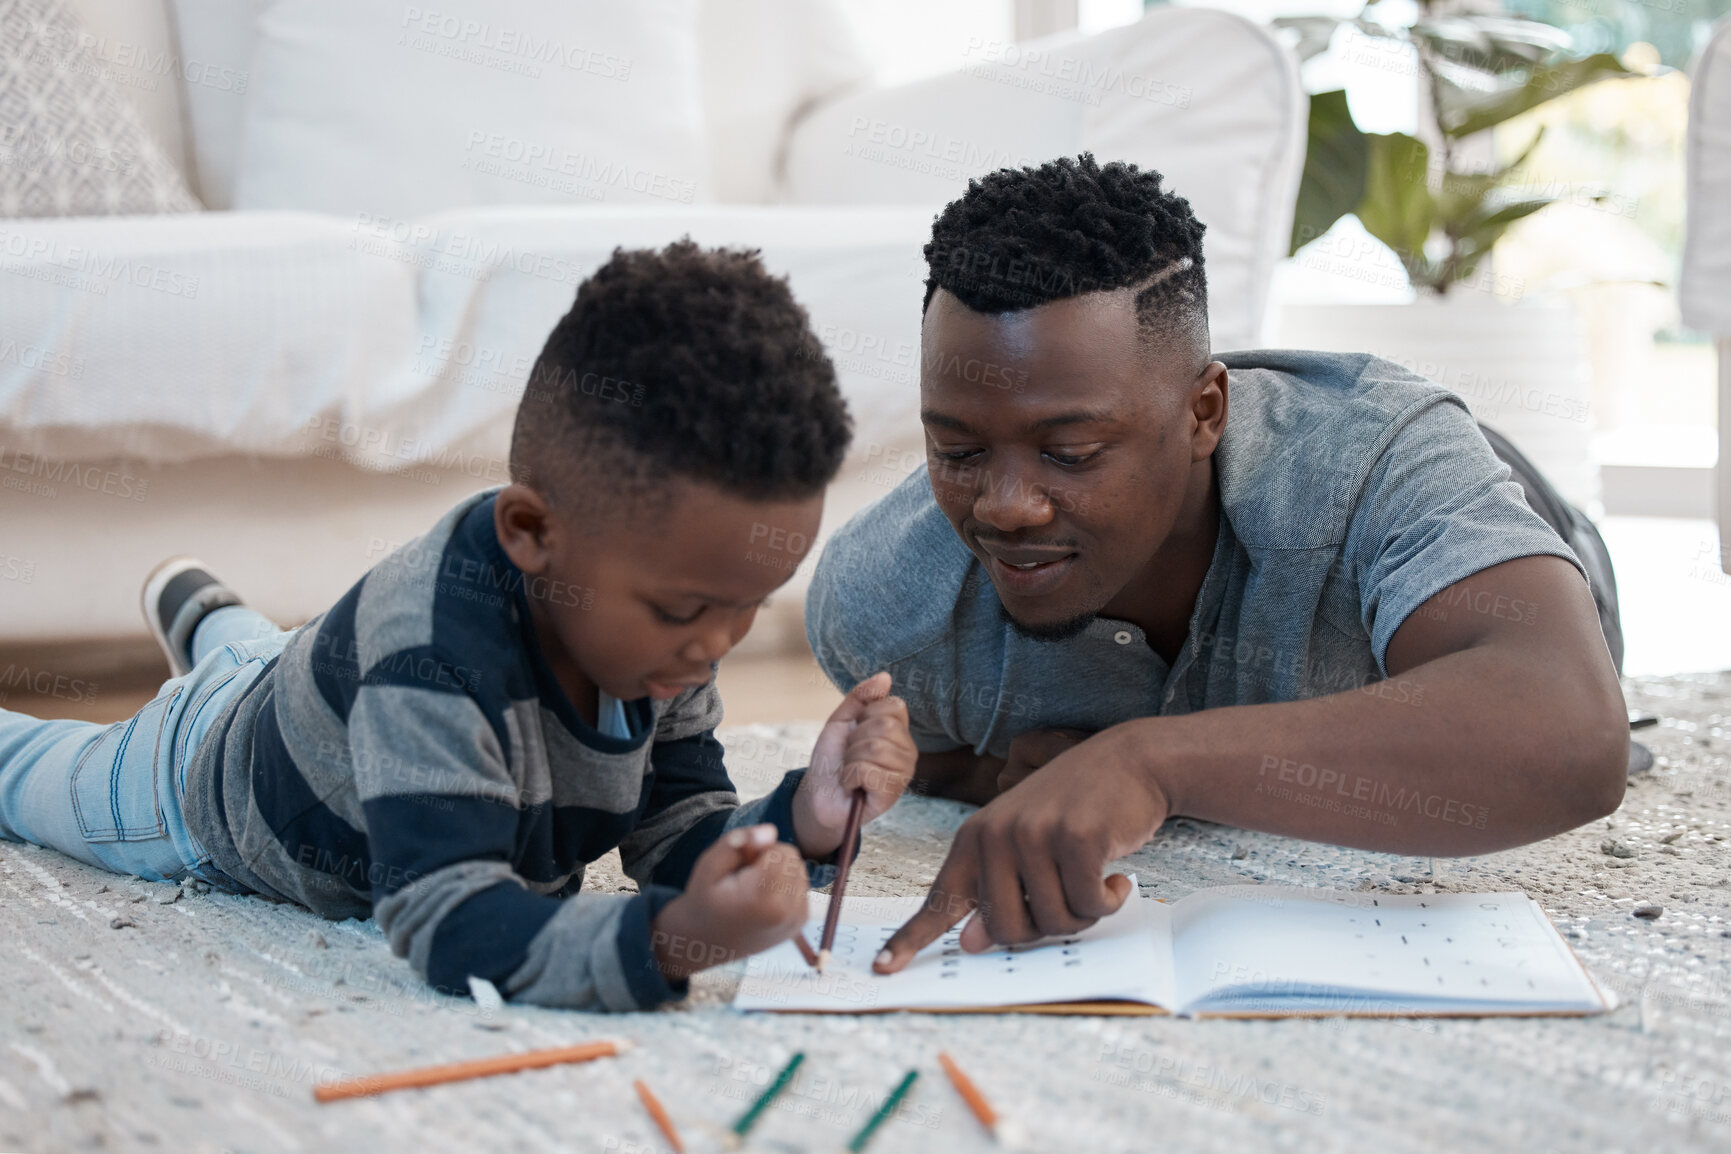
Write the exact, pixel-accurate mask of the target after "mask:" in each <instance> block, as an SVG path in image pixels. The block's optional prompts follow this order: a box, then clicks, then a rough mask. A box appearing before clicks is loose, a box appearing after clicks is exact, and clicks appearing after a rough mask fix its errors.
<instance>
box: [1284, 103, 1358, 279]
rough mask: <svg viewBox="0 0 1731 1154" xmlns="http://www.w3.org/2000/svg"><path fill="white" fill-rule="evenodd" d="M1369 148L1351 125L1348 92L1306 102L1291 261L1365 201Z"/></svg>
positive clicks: (1289, 252)
mask: <svg viewBox="0 0 1731 1154" xmlns="http://www.w3.org/2000/svg"><path fill="white" fill-rule="evenodd" d="M1369 154H1370V145H1369V143H1368V142H1367V141H1366V140H1365V135H1364V133H1362V132H1360V131H1359V130H1358V125H1356V124H1354V123H1353V120H1352V110H1351V109H1350V108H1348V107H1347V103H1346V92H1345V91H1344V90H1342V89H1338V88H1337V89H1335V90H1334V91H1332V92H1318V93H1317V94H1316V95H1315V96H1312V97H1311V98H1310V133H1309V142H1308V146H1307V147H1306V149H1305V153H1304V176H1303V177H1302V178H1301V179H1300V180H1299V183H1298V204H1297V206H1296V208H1295V209H1294V210H1293V214H1292V244H1291V248H1290V249H1289V250H1288V251H1287V255H1288V256H1291V255H1292V254H1293V253H1295V252H1297V251H1298V250H1299V249H1301V248H1303V247H1304V246H1305V245H1307V244H1309V243H1310V242H1311V241H1313V240H1315V239H1316V238H1317V237H1319V236H1321V235H1322V234H1323V233H1325V232H1327V231H1328V230H1329V229H1330V228H1332V227H1333V226H1334V222H1335V221H1337V220H1339V219H1340V218H1341V217H1343V216H1345V215H1346V214H1347V213H1349V212H1351V211H1353V210H1354V209H1356V208H1357V207H1358V202H1359V201H1360V200H1362V199H1364V175H1365V168H1366V166H1367V164H1368V162H1369Z"/></svg>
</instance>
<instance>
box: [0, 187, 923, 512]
mask: <svg viewBox="0 0 1731 1154" xmlns="http://www.w3.org/2000/svg"><path fill="white" fill-rule="evenodd" d="M929 218H930V214H929V213H927V212H925V211H924V210H921V209H912V210H909V209H885V208H868V209H817V208H808V209H769V208H752V209H745V208H722V207H707V208H705V207H699V208H696V209H670V208H659V207H653V206H619V207H609V206H601V207H598V208H594V209H588V210H584V211H580V212H579V211H572V210H570V209H566V208H558V207H552V206H546V207H521V208H497V209H472V210H466V211H461V212H451V213H443V214H438V215H435V216H430V217H427V218H423V219H421V220H418V221H415V222H413V223H412V224H402V223H399V222H396V221H392V220H389V219H383V220H378V221H373V220H370V219H369V220H366V221H362V220H358V219H357V220H350V221H344V220H340V219H334V218H331V217H325V216H315V215H311V214H305V213H200V214H194V215H189V216H181V217H170V218H163V219H162V220H161V221H160V222H153V224H152V227H150V228H148V229H140V228H138V227H136V223H135V222H133V223H131V226H130V227H128V223H129V222H120V221H105V220H75V221H42V222H34V221H0V316H3V317H5V318H6V326H5V332H4V333H3V334H0V429H3V430H4V432H5V436H4V443H5V447H6V448H8V449H10V450H12V451H14V452H18V453H26V454H31V455H36V456H41V457H43V458H51V459H53V460H55V461H62V462H64V461H88V460H93V459H97V458H101V457H107V456H116V455H125V456H130V457H133V458H135V459H139V460H142V461H147V462H164V463H170V462H180V461H188V460H195V459H198V458H201V457H207V456H212V455H216V454H221V453H236V452H238V453H250V454H259V455H265V456H305V455H308V454H318V455H325V456H341V457H347V458H350V459H352V460H354V461H355V462H356V463H357V464H360V465H363V466H364V467H368V468H371V469H375V470H380V471H401V470H405V469H409V468H410V467H411V466H415V465H420V464H429V463H430V464H432V465H435V466H442V467H446V468H451V467H456V468H462V469H468V468H469V467H470V463H471V459H472V457H471V455H472V454H474V453H484V454H491V455H492V457H493V458H495V459H496V458H497V457H498V456H499V455H500V454H502V453H503V452H504V451H505V448H506V446H507V445H508V441H509V432H510V421H511V417H512V415H513V413H514V412H515V411H516V404H517V398H518V397H519V396H520V395H521V393H522V390H523V385H524V382H525V381H526V379H527V377H528V373H529V366H530V365H531V364H532V363H533V361H534V359H535V357H536V356H537V355H538V354H539V353H540V351H541V346H542V344H543V343H544V342H545V341H546V339H547V334H548V332H550V331H551V330H552V327H553V325H554V323H555V322H556V321H557V320H558V319H559V317H560V316H562V315H563V314H564V313H565V312H566V310H568V309H569V308H570V307H571V301H572V299H573V297H574V296H575V294H576V288H577V285H578V283H579V282H580V281H581V280H582V279H583V278H585V277H587V276H588V275H589V273H590V272H592V271H593V270H594V269H595V268H596V267H597V266H599V265H600V264H601V262H602V261H604V260H606V259H607V257H608V255H609V253H611V252H612V250H613V248H614V246H616V245H625V246H627V247H631V246H653V245H663V244H666V243H668V242H670V241H673V240H677V239H678V238H679V237H680V236H682V235H687V234H689V235H690V236H691V237H693V239H695V240H696V241H698V243H700V244H710V245H716V244H729V245H737V246H743V247H748V248H761V249H762V250H763V253H764V261H765V263H766V264H767V265H768V266H769V267H770V269H771V270H773V271H775V272H776V273H778V274H787V275H788V276H789V277H790V279H791V283H792V286H793V292H794V296H795V297H796V298H797V299H798V300H799V301H800V302H801V303H802V304H803V305H805V307H806V308H807V309H808V310H809V311H810V313H811V316H812V321H813V323H814V325H815V326H816V329H817V332H818V335H819V337H820V338H821V339H822V340H823V342H824V344H825V346H826V347H827V348H828V349H829V352H830V355H831V356H832V357H833V358H834V360H835V363H836V368H837V371H838V375H839V377H840V380H841V384H842V388H843V391H844V393H845V394H846V396H847V398H848V402H849V404H850V406H851V407H852V410H853V413H854V419H855V456H856V458H858V459H859V460H860V461H861V462H862V463H872V464H873V465H874V466H881V465H883V464H884V459H885V458H886V457H892V458H893V460H895V461H898V462H903V463H904V464H909V465H911V459H907V460H904V458H905V454H904V453H903V452H902V451H901V450H904V449H909V448H911V447H917V446H918V445H919V444H920V428H919V420H918V400H919V382H918V351H919V322H920V317H919V302H920V292H921V282H922V276H923V270H924V264H923V262H922V260H921V258H920V245H921V244H922V243H923V242H924V241H925V239H926V235H927V233H928V231H929V228H930V219H929ZM891 446H894V447H895V448H896V451H895V452H894V453H893V454H892V453H891ZM490 468H491V472H490V473H489V475H494V474H497V473H498V472H499V470H498V469H497V468H495V467H490ZM904 471H905V469H904ZM874 475H875V474H874ZM883 479H884V478H883V477H879V478H878V480H879V481H880V482H881V481H882V480H883ZM898 479H899V478H898ZM877 488H878V489H879V490H880V491H881V488H882V486H881V484H879V485H878V486H877Z"/></svg>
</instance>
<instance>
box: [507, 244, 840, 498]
mask: <svg viewBox="0 0 1731 1154" xmlns="http://www.w3.org/2000/svg"><path fill="white" fill-rule="evenodd" d="M851 436H852V425H851V421H850V419H849V417H848V412H847V405H846V403H845V402H844V401H843V400H842V396H841V390H840V389H839V388H838V387H837V385H836V378H835V368H834V366H833V365H831V364H830V361H829V357H828V356H827V355H826V354H825V353H824V350H823V346H822V344H821V343H820V342H819V341H818V339H817V336H816V335H815V334H814V333H813V332H812V330H811V323H810V319H809V318H808V317H807V315H806V312H805V310H804V309H803V308H801V307H800V306H799V304H798V303H797V302H796V301H795V300H794V299H793V293H792V292H791V291H790V290H789V289H788V285H787V281H786V280H785V279H784V278H781V277H774V276H771V275H770V274H769V273H768V272H767V271H766V270H765V269H764V267H763V264H762V263H761V261H760V260H759V259H758V253H757V251H756V250H750V251H742V250H738V249H726V248H717V249H705V248H700V247H698V246H697V245H696V244H694V243H692V242H691V240H690V239H689V238H686V239H684V240H680V241H677V242H675V243H673V244H670V245H668V246H667V247H666V248H664V249H661V250H659V251H657V250H652V249H633V250H626V249H615V250H614V252H613V256H612V258H611V259H610V260H608V262H607V263H606V264H604V265H602V266H601V267H600V268H599V269H598V270H596V272H595V274H594V275H593V276H591V277H589V279H587V280H585V281H584V282H583V283H582V284H581V285H580V286H578V289H577V300H576V303H575V304H573V305H572V306H571V311H570V312H568V313H566V314H565V316H564V317H563V319H561V320H560V321H559V323H558V324H557V325H556V326H554V329H553V332H552V334H551V335H550V336H549V337H548V338H547V344H546V346H545V347H544V348H543V349H542V350H541V355H540V357H539V358H537V359H536V361H535V365H534V368H533V369H532V370H531V371H530V373H529V383H528V386H527V388H526V389H525V390H524V393H523V399H522V402H521V403H520V404H519V405H518V407H517V420H516V426H515V429H514V430H513V433H512V437H511V477H512V479H513V480H515V481H518V482H521V483H524V484H528V485H530V486H531V487H533V488H535V489H536V490H538V491H539V492H541V493H542V494H543V495H544V496H546V497H547V498H548V500H549V501H551V502H552V503H553V504H554V505H555V506H556V507H559V508H562V509H565V510H568V511H577V512H581V513H584V514H603V513H606V512H609V511H611V510H615V509H617V508H619V507H620V506H622V505H623V506H628V507H635V506H640V505H642V504H643V503H645V502H649V503H653V499H654V498H655V497H656V496H657V495H658V494H660V493H662V492H664V491H665V488H666V482H667V480H668V479H669V478H672V477H682V478H686V479H690V480H696V481H702V482H707V483H709V484H712V485H715V486H717V487H719V488H721V489H722V490H724V491H726V492H728V493H731V494H733V495H736V496H740V497H745V498H747V499H751V500H797V499H799V498H802V497H807V496H811V495H813V494H816V493H819V492H821V491H822V490H823V488H824V486H826V485H827V484H829V482H830V481H831V480H832V479H833V478H834V477H835V474H836V472H837V470H838V469H840V467H841V462H842V457H843V455H844V454H845V453H846V451H847V445H848V441H849V439H850V438H851Z"/></svg>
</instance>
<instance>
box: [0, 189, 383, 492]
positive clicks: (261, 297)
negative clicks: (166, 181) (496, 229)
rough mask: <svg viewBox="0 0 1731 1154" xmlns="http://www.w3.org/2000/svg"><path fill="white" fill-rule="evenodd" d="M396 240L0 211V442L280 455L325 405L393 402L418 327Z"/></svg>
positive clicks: (256, 222) (341, 407) (27, 446)
mask: <svg viewBox="0 0 1731 1154" xmlns="http://www.w3.org/2000/svg"><path fill="white" fill-rule="evenodd" d="M400 255H401V254H400V253H399V252H398V250H397V249H394V248H393V249H390V250H388V251H387V252H385V253H384V254H383V255H380V254H379V253H378V252H376V251H369V250H368V249H367V248H365V247H363V246H362V245H361V244H360V238H359V235H358V232H357V230H356V227H355V226H354V224H353V223H352V222H345V221H342V220H337V219H333V218H330V217H322V216H313V215H310V214H305V213H211V212H204V213H188V214H184V215H178V216H165V217H159V218H155V219H153V220H151V221H150V226H149V227H148V228H140V227H139V222H138V221H137V220H136V219H114V218H95V217H92V218H82V219H72V220H46V221H0V317H4V318H5V324H4V327H3V331H0V429H4V430H5V444H6V446H7V447H8V448H10V449H12V450H13V451H14V452H15V453H24V454H28V455H31V456H35V457H45V458H53V459H55V460H57V461H87V460H92V459H95V458H100V457H112V456H130V457H133V458H135V459H140V460H145V461H182V460H190V459H194V458H198V457H204V456H211V455H214V454H218V453H223V452H239V453H264V454H271V453H283V452H284V451H285V446H292V445H294V444H295V442H294V440H293V436H294V433H295V431H296V430H299V429H303V428H305V427H307V426H308V425H309V423H310V422H312V421H313V420H314V419H315V418H316V417H317V416H318V415H319V414H321V413H325V412H335V411H344V412H350V413H356V412H361V413H364V412H365V411H366V406H367V403H368V402H369V400H371V399H377V400H379V401H381V402H389V401H391V400H393V399H394V394H393V393H392V391H391V390H392V388H393V387H396V386H395V381H396V377H395V374H396V372H397V371H398V370H399V369H400V367H401V365H402V363H403V362H404V360H405V359H406V353H407V350H409V349H412V348H413V347H414V342H415V336H416V331H417V325H416V310H415V284H416V276H417V270H416V266H415V265H414V263H413V262H412V260H411V261H405V260H403V259H393V258H395V257H400ZM287 451H293V450H292V449H289V450H287ZM45 467H46V466H45Z"/></svg>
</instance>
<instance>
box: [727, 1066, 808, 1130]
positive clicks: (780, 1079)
mask: <svg viewBox="0 0 1731 1154" xmlns="http://www.w3.org/2000/svg"><path fill="white" fill-rule="evenodd" d="M803 1061H805V1051H803V1050H802V1051H800V1052H799V1053H797V1054H795V1055H794V1056H793V1057H792V1058H790V1059H788V1062H787V1065H785V1066H783V1067H782V1068H781V1073H779V1074H777V1075H776V1076H775V1081H773V1082H771V1083H770V1084H769V1085H768V1086H766V1087H764V1090H763V1093H761V1094H759V1095H758V1096H757V1101H755V1102H753V1103H752V1104H751V1109H749V1110H747V1111H746V1112H745V1113H743V1114H741V1115H740V1116H739V1121H737V1122H735V1123H734V1124H733V1136H734V1137H735V1138H743V1137H745V1135H746V1132H747V1131H749V1130H750V1129H751V1128H752V1126H753V1125H754V1124H755V1123H756V1122H757V1116H758V1115H759V1114H761V1113H763V1112H764V1111H765V1110H767V1109H769V1104H770V1103H771V1102H773V1101H775V1096H776V1095H777V1094H779V1093H781V1092H782V1090H783V1088H785V1087H786V1086H787V1084H788V1083H789V1082H791V1081H793V1072H794V1071H795V1070H797V1069H799V1064H800V1063H801V1062H803Z"/></svg>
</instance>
